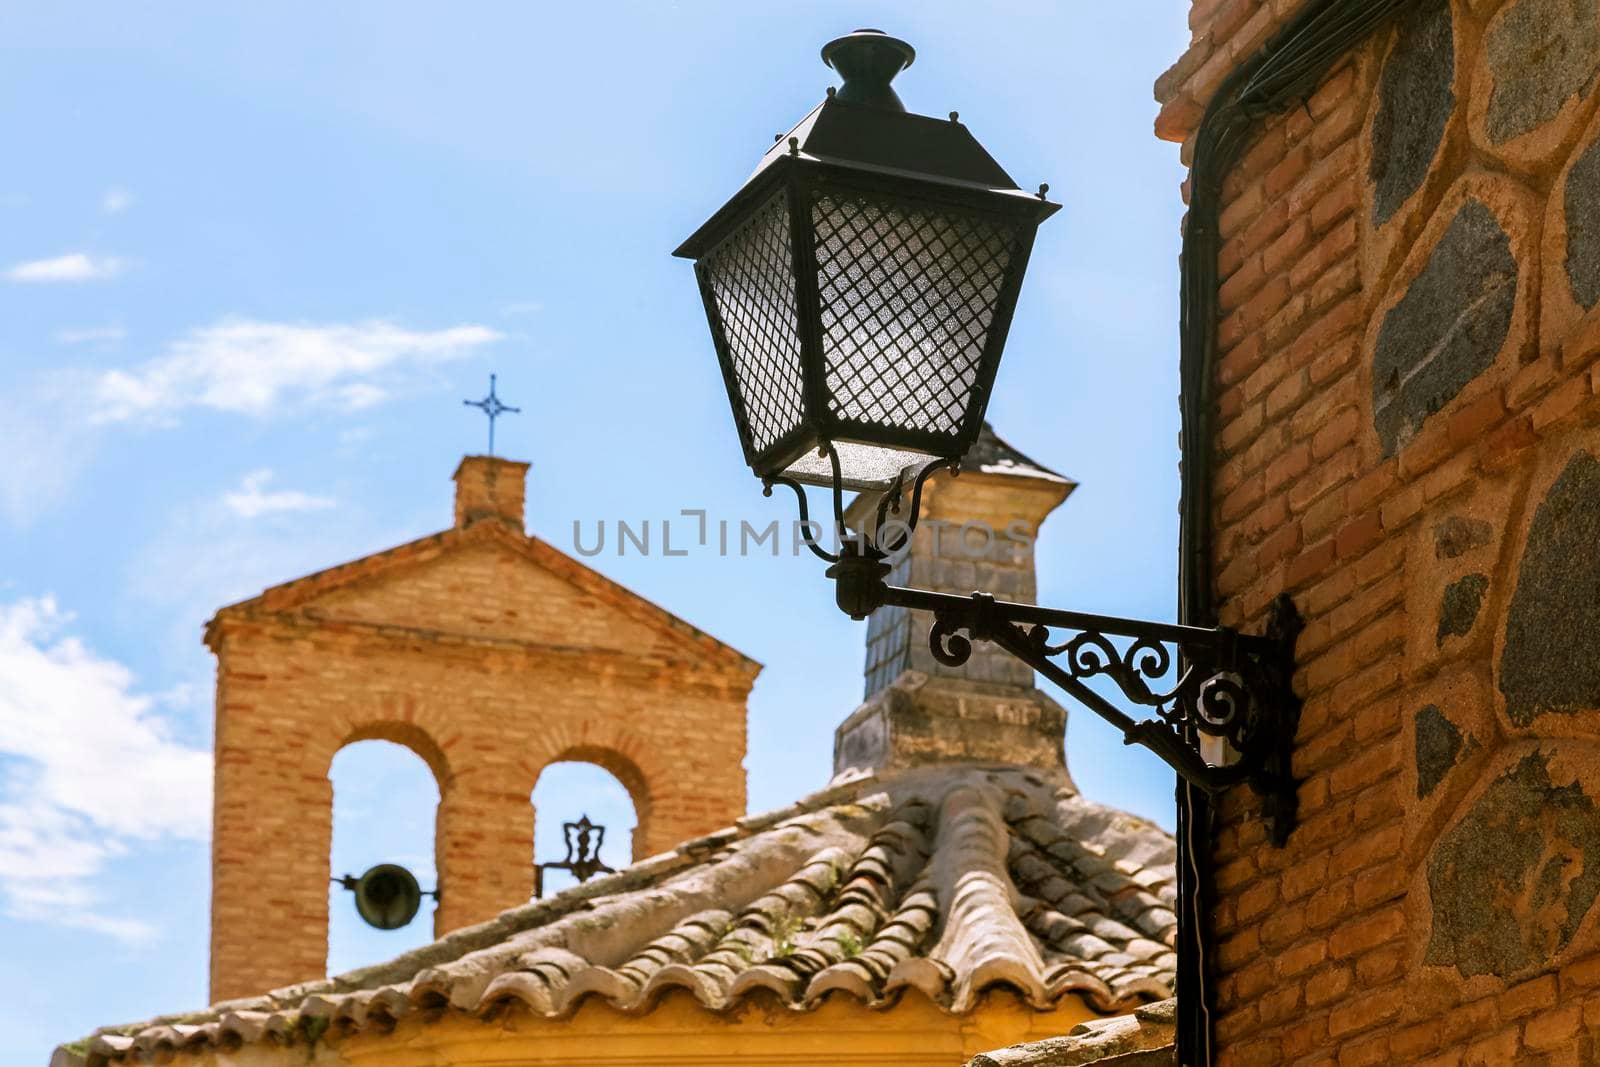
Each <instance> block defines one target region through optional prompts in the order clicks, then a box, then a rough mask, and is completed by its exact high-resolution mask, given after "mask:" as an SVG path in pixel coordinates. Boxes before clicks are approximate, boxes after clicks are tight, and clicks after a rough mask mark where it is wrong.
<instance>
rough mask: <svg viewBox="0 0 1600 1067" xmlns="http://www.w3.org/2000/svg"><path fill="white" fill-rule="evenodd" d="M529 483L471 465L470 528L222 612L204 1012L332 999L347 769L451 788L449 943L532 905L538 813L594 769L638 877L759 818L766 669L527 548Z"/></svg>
mask: <svg viewBox="0 0 1600 1067" xmlns="http://www.w3.org/2000/svg"><path fill="white" fill-rule="evenodd" d="M526 470H527V465H526V464H523V463H515V462H511V461H507V460H500V459H492V458H488V457H481V456H474V457H468V458H467V459H465V460H463V461H462V464H461V467H460V468H459V469H458V470H457V472H456V483H457V495H456V525H455V526H454V527H453V528H452V529H449V530H446V531H444V532H443V533H440V534H436V535H434V536H432V537H427V538H424V539H422V540H419V541H413V542H411V543H409V544H406V545H402V546H400V547H398V548H395V549H392V550H390V551H388V552H383V553H380V554H378V555H375V556H369V557H367V558H365V559H362V560H358V561H356V562H354V563H349V564H346V565H344V566H341V567H336V568H333V569H331V570H327V571H322V572H320V573H317V574H313V575H310V576H308V577H305V578H301V579H299V580H297V581H293V582H289V583H287V584H285V585H280V586H276V587H274V588H272V589H269V590H267V591H266V592H265V593H263V594H262V595H261V596H259V597H256V598H254V599H252V600H248V601H245V602H243V603H241V604H235V605H233V606H231V607H228V608H224V609H223V610H221V611H220V612H218V613H217V616H216V617H215V618H214V619H213V620H212V622H211V623H210V625H209V627H208V628H207V631H206V642H207V644H208V645H209V646H210V647H211V649H212V651H213V652H215V653H216V656H217V706H216V791H215V810H214V826H213V833H212V924H211V996H212V999H213V1000H223V999H228V998H231V997H238V996H242V995H246V994H253V993H259V992H261V991H263V990H266V989H269V988H273V987H277V986H283V985H287V984H290V983H293V982H297V981H303V980H306V979H312V978H318V977H320V976H321V975H322V974H323V970H324V967H325V966H326V958H327V928H328V878H329V868H328V850H329V844H330V835H331V830H332V816H333V812H332V802H333V795H332V786H331V783H330V782H329V780H328V769H329V766H330V764H331V762H332V760H333V757H334V755H335V754H336V753H337V752H338V751H339V749H340V748H342V747H343V746H344V745H347V744H349V743H351V742H353V741H358V740H364V739H369V738H381V739H384V740H389V741H394V742H397V743H399V744H402V745H405V746H406V747H408V748H410V749H411V750H412V751H413V752H415V753H417V755H419V756H420V757H421V758H422V759H423V760H424V761H425V762H426V763H427V764H428V766H429V767H430V768H431V769H432V770H433V773H434V777H435V778H436V779H437V781H438V784H439V794H440V802H439V812H438V824H437V830H436V841H435V849H436V855H437V867H438V872H439V885H440V887H441V890H442V892H441V897H440V901H439V906H438V910H437V912H436V914H435V919H434V926H435V932H436V933H437V934H444V933H446V932H447V931H450V930H453V929H456V928H458V927H460V926H463V925H466V924H469V923H473V922H478V921H480V920H482V919H486V918H489V917H491V916H493V915H495V914H497V913H498V912H500V911H501V910H503V909H505V908H509V907H512V906H514V905H517V904H522V903H524V902H526V901H527V900H528V898H529V896H530V894H531V892H532V886H533V878H532V862H533V818H534V812H533V809H532V807H531V804H530V800H529V797H530V794H531V792H532V790H533V787H534V784H535V782H536V780H537V779H538V777H539V773H540V771H541V770H542V769H543V768H544V767H545V766H546V765H548V764H550V763H552V762H555V761H558V760H584V761H587V762H591V763H596V764H599V765H600V766H602V767H604V768H606V769H607V770H608V771H610V772H611V773H612V774H614V775H616V777H617V778H618V779H620V780H621V782H622V783H623V785H624V786H626V787H627V789H628V791H629V793H630V795H631V796H632V798H633V803H634V807H635V809H636V811H637V814H638V820H639V822H638V828H637V830H636V831H635V833H634V853H635V856H636V858H637V857H643V856H647V855H651V854H654V853H655V852H658V851H663V850H666V849H668V848H670V847H672V846H673V845H675V844H677V843H678V842H680V841H683V840H685V839H688V838H692V837H695V836H697V835H700V834H704V833H707V832H709V831H711V830H713V829H716V828H719V827H722V826H726V825H728V824H730V823H732V822H733V821H734V820H735V819H737V818H739V817H740V816H742V815H743V814H744V811H745V777H744V767H743V759H744V754H745V701H746V697H747V696H748V694H749V690H750V686H751V684H752V683H753V681H754V679H755V675H756V673H757V671H758V670H759V667H758V665H756V664H755V663H754V662H752V661H751V660H749V659H747V658H745V657H744V656H741V655H740V654H739V653H737V652H735V651H734V650H732V649H730V648H728V647H727V646H725V645H723V644H721V643H719V642H717V641H715V640H713V639H712V638H710V637H708V636H707V635H705V634H703V633H700V632H699V631H697V630H695V629H694V628H693V627H691V626H689V625H688V624H687V623H684V622H682V621H681V620H678V619H676V618H674V617H673V616H671V615H669V614H667V613H666V612H665V611H662V610H661V609H660V608H657V607H655V606H654V605H652V604H650V603H648V602H647V601H644V600H643V599H641V598H639V597H638V596H636V595H635V594H633V593H630V592H629V591H627V590H626V589H623V588H622V587H620V586H618V585H616V584H615V583H613V582H610V581H609V580H607V579H605V578H602V577H600V576H599V575H598V574H595V573H594V572H593V571H590V570H588V569H587V568H585V567H584V566H582V565H581V564H579V563H577V562H576V561H574V560H572V559H570V558H569V557H567V556H565V555H563V554H561V553H560V552H557V551H556V550H555V549H553V548H551V547H550V546H548V545H546V544H544V543H543V542H541V541H538V540H537V539H534V538H530V537H527V536H526V535H525V534H524V533H523V516H522V502H523V482H524V476H525V474H526Z"/></svg>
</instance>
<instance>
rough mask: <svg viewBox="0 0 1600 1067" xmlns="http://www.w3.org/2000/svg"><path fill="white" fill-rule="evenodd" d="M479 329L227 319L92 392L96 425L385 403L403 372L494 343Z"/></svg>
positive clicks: (112, 375) (108, 376)
mask: <svg viewBox="0 0 1600 1067" xmlns="http://www.w3.org/2000/svg"><path fill="white" fill-rule="evenodd" d="M500 336H501V335H500V334H499V333H498V332H496V331H495V330H492V329H490V328H488V327H486V326H472V325H467V326H455V327H451V328H449V329H444V330H431V331H419V330H407V329H403V328H401V327H399V326H396V325H394V324H393V323H389V322H384V321H370V322H360V323H335V324H327V325H316V324H306V323H282V322H260V321H257V320H253V319H229V320H224V321H222V322H218V323H215V324H213V325H211V326H203V327H200V328H197V329H194V330H191V331H190V332H189V333H188V334H187V335H185V336H184V337H182V338H181V339H179V340H178V341H176V342H174V343H173V344H172V345H171V346H169V347H168V349H167V351H166V352H165V353H164V354H162V355H160V356H157V357H156V358H155V359H152V360H150V361H148V362H146V363H144V364H142V365H140V366H137V367H133V368H131V369H128V370H115V371H109V372H107V373H105V374H103V375H101V376H100V377H99V379H98V380H97V382H96V383H95V388H94V391H93V392H94V408H93V411H94V414H93V419H94V421H96V422H121V421H124V420H128V419H133V418H141V417H142V418H148V419H154V420H158V421H159V420H162V419H171V418H172V417H173V416H175V415H176V414H177V413H178V412H179V411H182V410H183V409H185V408H193V407H201V408H210V409H212V410H215V411H226V412H232V413H234V414H240V415H250V416H254V417H256V418H264V417H267V416H270V415H274V414H277V413H279V411H280V410H281V409H283V408H285V407H289V406H297V405H299V406H303V405H312V406H325V407H333V408H336V409H338V410H342V411H354V410H361V409H364V408H369V407H371V406H373V405H374V404H376V403H379V402H380V401H382V400H384V399H386V398H387V396H388V395H389V393H390V391H391V389H390V385H392V381H391V379H395V378H397V377H399V376H401V375H403V373H404V372H405V371H406V370H409V369H415V368H417V367H420V366H426V365H429V364H433V363H439V362H443V361H446V360H451V359H459V358H462V357H464V356H467V355H469V354H470V353H471V352H472V351H473V350H474V349H476V348H479V347H481V346H483V345H486V344H489V343H490V342H493V341H496V340H499V339H500Z"/></svg>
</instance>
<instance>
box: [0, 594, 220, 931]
mask: <svg viewBox="0 0 1600 1067" xmlns="http://www.w3.org/2000/svg"><path fill="white" fill-rule="evenodd" d="M70 623H71V616H69V615H68V614H66V613H65V612H63V611H61V610H60V608H58V607H57V606H56V603H55V601H54V599H52V598H50V597H42V598H24V599H20V600H14V601H11V602H9V603H0V759H3V760H4V763H5V765H6V769H7V773H6V775H5V777H4V782H5V785H4V787H3V790H0V901H3V904H4V907H5V910H6V912H7V913H8V914H9V915H11V916H13V917H16V918H20V919H26V920H35V921H41V922H52V923H56V924H60V925H67V926H75V927H80V928H84V929H90V930H96V931H99V932H101V933H104V934H107V935H108V936H111V937H115V938H118V939H121V940H125V941H139V940H143V939H148V938H149V937H151V936H153V935H154V932H155V931H154V930H153V929H152V928H151V927H150V926H149V925H148V924H146V923H143V922H140V921H139V920H137V919H128V918H123V917H117V916H107V915H103V914H101V913H100V911H99V910H98V905H99V899H98V894H97V893H96V892H95V890H94V887H93V882H94V880H95V878H96V877H97V876H98V875H99V874H100V873H101V871H102V868H103V867H104V865H105V864H106V863H107V862H109V861H110V860H112V859H115V858H116V857H118V856H120V855H122V854H124V853H125V852H126V851H127V849H128V846H129V845H130V844H131V843H133V842H137V841H153V840H157V839H162V838H177V839H185V840H204V839H205V837H206V835H207V833H208V831H209V820H208V814H209V812H210V810H211V803H210V795H211V757H210V754H209V753H208V752H206V751H204V750H203V749H199V748H193V747H190V746H188V745H186V744H183V743H181V742H180V741H178V740H176V739H175V738H174V737H173V736H172V735H171V731H170V729H169V727H168V724H167V722H166V721H165V720H164V719H163V718H162V716H161V715H160V714H159V712H158V711H157V701H156V700H155V699H153V698H152V697H149V696H146V695H142V694H140V693H139V692H137V690H136V683H135V679H134V676H133V674H132V673H131V672H130V671H129V670H128V669H127V668H126V667H124V666H122V665H121V664H120V663H117V662H116V661H114V660H110V659H106V658H104V657H102V656H99V655H97V654H96V653H94V652H93V651H92V650H90V649H89V648H87V647H86V646H85V645H84V644H83V643H82V642H81V641H80V640H79V639H78V638H76V637H73V636H71V635H70V634H67V633H66V632H65V631H66V628H67V627H68V625H69V624H70Z"/></svg>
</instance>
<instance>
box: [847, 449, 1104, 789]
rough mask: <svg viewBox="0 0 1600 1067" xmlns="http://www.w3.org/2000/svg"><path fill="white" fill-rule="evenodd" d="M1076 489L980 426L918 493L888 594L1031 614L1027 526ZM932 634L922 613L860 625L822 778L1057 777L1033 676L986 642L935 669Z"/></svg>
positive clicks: (873, 501)
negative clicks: (1041, 772) (922, 593)
mask: <svg viewBox="0 0 1600 1067" xmlns="http://www.w3.org/2000/svg"><path fill="white" fill-rule="evenodd" d="M1076 487H1077V486H1076V483H1074V482H1073V481H1071V480H1070V479H1068V478H1065V477H1062V476H1061V475H1060V474H1057V473H1056V472H1054V471H1052V470H1049V469H1048V468H1046V467H1042V466H1040V465H1039V464H1037V463H1035V462H1033V461H1032V460H1030V459H1029V458H1028V457H1026V456H1024V455H1022V454H1021V453H1020V452H1018V451H1016V450H1015V449H1014V448H1012V447H1011V446H1010V445H1008V444H1006V442H1005V441H1003V440H1001V439H1000V438H999V437H998V436H997V435H996V434H995V433H994V431H993V430H992V429H991V428H990V427H989V426H988V424H985V425H984V427H983V433H982V435H981V436H980V437H979V439H978V442H977V443H976V444H975V445H974V446H973V447H972V450H971V451H970V452H968V453H967V455H966V457H965V458H964V459H963V460H962V463H961V474H960V476H959V477H952V476H951V475H949V474H948V473H940V474H937V475H935V476H934V477H932V478H930V479H929V480H928V483H927V485H926V486H925V487H924V488H923V494H922V509H921V519H920V520H919V522H918V525H917V530H916V533H915V535H914V537H913V539H912V549H911V552H910V553H909V554H908V555H906V556H905V557H904V558H902V559H901V560H900V562H899V563H898V564H896V566H895V569H894V573H893V574H891V575H890V577H889V581H890V583H891V584H894V585H908V586H913V587H916V588H919V589H932V590H935V591H938V592H944V593H957V594H961V595H963V596H964V595H966V594H968V593H972V592H974V591H975V590H982V591H984V592H988V593H992V594H994V595H995V596H996V597H997V598H999V599H1002V600H1018V601H1024V602H1027V603H1033V602H1034V598H1035V596H1036V594H1037V588H1036V586H1037V581H1036V576H1035V571H1034V557H1033V547H1034V539H1035V537H1036V536H1037V533H1038V529H1039V524H1040V523H1041V522H1043V521H1044V518H1045V516H1047V515H1049V514H1050V513H1051V512H1052V511H1054V510H1055V509H1056V508H1057V507H1058V506H1060V504H1061V502H1062V501H1064V500H1065V499H1066V498H1067V496H1068V494H1070V493H1071V492H1072V490H1073V489H1075V488H1076ZM877 506H878V497H877V496H875V495H866V494H863V495H862V496H860V497H858V498H856V500H855V501H854V502H853V503H852V504H851V505H850V508H849V509H848V511H847V512H846V514H845V519H846V521H847V522H848V523H849V524H850V525H851V526H852V528H854V529H857V530H859V529H861V528H862V527H863V526H864V525H868V524H870V523H871V522H872V521H874V518H875V515H876V511H877ZM891 517H892V516H891ZM932 624H933V616H932V615H931V614H930V613H928V612H925V611H911V610H908V609H905V608H880V609H879V610H878V611H876V612H874V613H873V614H872V616H871V617H870V618H869V619H868V620H867V657H866V700H865V702H864V703H863V704H862V705H861V706H860V707H859V708H857V709H856V710H855V711H854V712H852V713H851V715H850V717H849V718H847V719H846V720H845V721H844V722H843V723H842V724H841V725H840V726H839V728H838V730H837V731H836V732H835V734H834V757H833V762H834V773H835V774H842V773H843V772H845V771H847V770H851V769H863V770H890V769H899V768H904V767H913V766H920V765H923V764H928V763H946V762H961V761H982V762H997V763H1017V764H1024V765H1027V766H1033V767H1039V768H1041V769H1046V770H1056V771H1061V772H1063V773H1064V772H1065V769H1066V757H1065V755H1064V752H1063V747H1062V746H1063V744H1064V742H1065V738H1066V711H1065V709H1063V708H1062V707H1061V705H1059V704H1057V703H1056V702H1055V701H1054V700H1052V699H1051V698H1050V697H1048V696H1047V695H1045V694H1044V693H1043V692H1041V691H1040V690H1039V689H1037V688H1036V687H1035V686H1034V677H1033V671H1032V670H1031V669H1030V668H1029V667H1028V666H1027V665H1026V664H1023V663H1021V662H1019V661H1017V660H1016V659H1014V658H1012V657H1011V656H1010V655H1009V654H1007V653H1006V652H1003V651H1001V650H1000V649H998V648H996V647H995V646H993V645H991V644H988V643H979V644H978V645H977V646H976V647H975V648H974V649H973V653H972V658H971V659H969V660H968V661H967V662H966V663H965V664H964V665H962V666H960V667H947V666H945V665H944V664H942V663H939V662H938V661H937V660H935V659H934V658H933V653H932V652H931V651H930V650H929V647H928V630H929V628H930V627H931V626H932Z"/></svg>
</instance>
